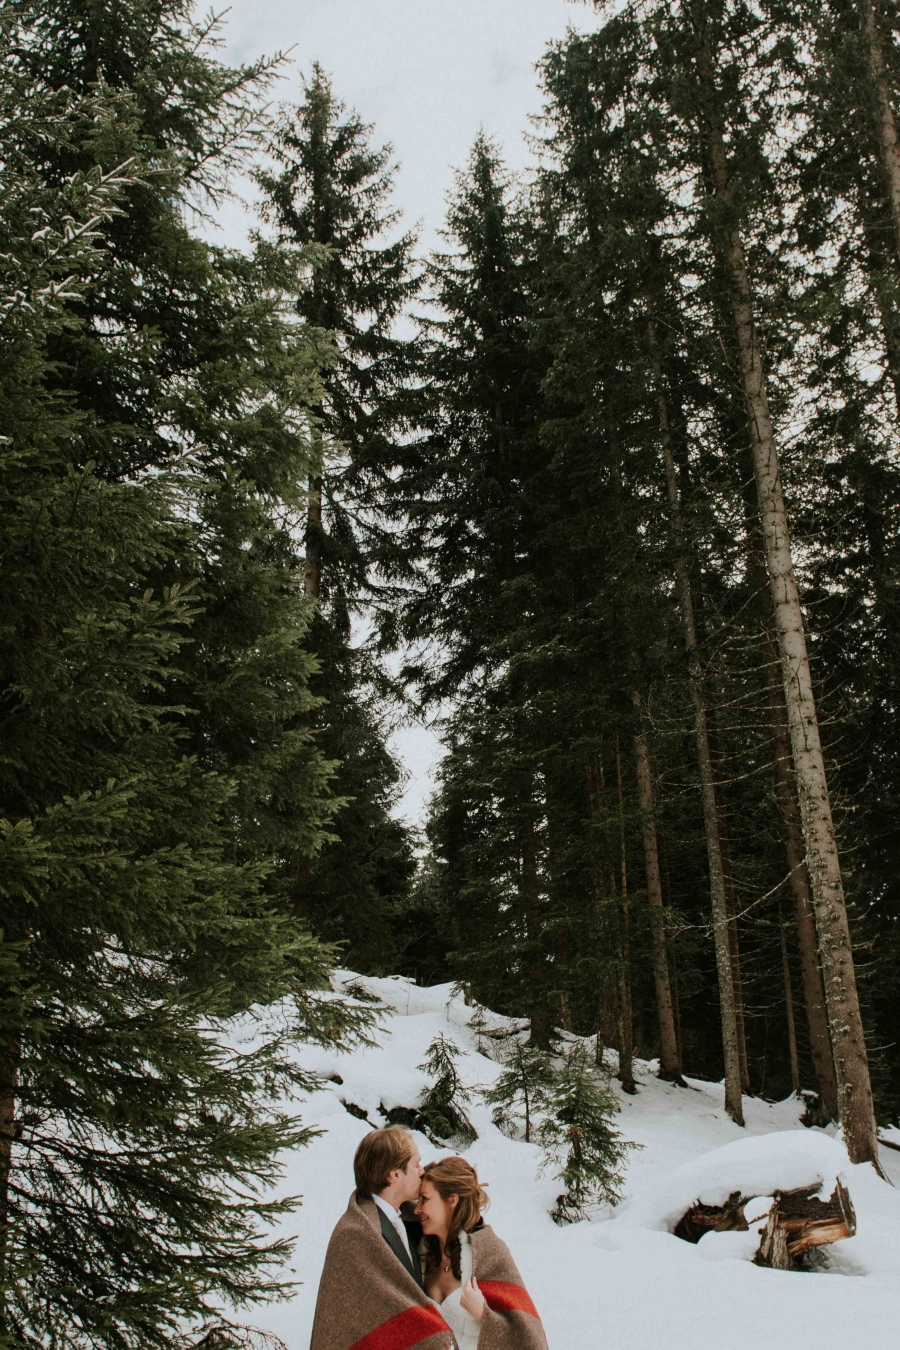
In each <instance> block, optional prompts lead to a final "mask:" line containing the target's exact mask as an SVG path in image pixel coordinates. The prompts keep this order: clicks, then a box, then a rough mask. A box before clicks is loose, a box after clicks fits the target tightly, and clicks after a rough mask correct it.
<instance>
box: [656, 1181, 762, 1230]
mask: <svg viewBox="0 0 900 1350" xmlns="http://www.w3.org/2000/svg"><path fill="white" fill-rule="evenodd" d="M752 1198H753V1197H752V1196H749V1195H743V1196H742V1195H741V1193H740V1191H734V1192H733V1193H732V1194H731V1195H729V1197H728V1199H727V1200H726V1202H725V1204H724V1205H701V1204H699V1203H698V1204H696V1205H692V1206H691V1208H690V1209H689V1210H688V1211H687V1213H686V1214H683V1215H682V1216H681V1218H680V1219H679V1220H678V1223H677V1224H676V1225H675V1230H674V1231H675V1236H676V1237H680V1238H683V1240H684V1241H685V1242H699V1241H700V1239H701V1238H702V1237H703V1234H704V1233H710V1232H712V1233H733V1232H742V1233H746V1231H747V1229H748V1228H749V1226H750V1225H749V1224H748V1223H747V1220H746V1219H745V1217H744V1206H745V1205H746V1203H747V1201H748V1200H750V1199H752Z"/></svg>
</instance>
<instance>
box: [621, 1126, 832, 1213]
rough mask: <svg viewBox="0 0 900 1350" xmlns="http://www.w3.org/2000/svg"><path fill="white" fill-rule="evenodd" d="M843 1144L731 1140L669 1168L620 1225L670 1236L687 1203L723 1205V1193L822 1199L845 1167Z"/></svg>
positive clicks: (818, 1138)
mask: <svg viewBox="0 0 900 1350" xmlns="http://www.w3.org/2000/svg"><path fill="white" fill-rule="evenodd" d="M849 1165H850V1163H849V1159H848V1158H847V1154H846V1151H845V1150H844V1148H843V1146H842V1145H841V1144H839V1143H838V1142H837V1141H836V1140H834V1139H831V1138H829V1137H828V1135H826V1134H819V1133H818V1132H817V1131H813V1130H780V1131H778V1133H777V1134H764V1135H757V1136H756V1137H755V1138H754V1137H753V1136H751V1137H750V1138H747V1139H736V1140H735V1141H734V1143H731V1144H725V1145H724V1146H723V1147H722V1148H717V1149H714V1150H713V1151H712V1152H711V1153H704V1154H703V1155H702V1157H699V1158H695V1159H693V1160H692V1161H691V1162H689V1163H684V1164H683V1165H682V1166H681V1167H678V1168H676V1169H675V1171H674V1172H673V1173H672V1175H671V1177H669V1178H668V1179H667V1180H666V1181H664V1182H662V1183H661V1184H660V1185H659V1186H657V1187H656V1188H651V1189H650V1190H649V1191H648V1192H647V1193H646V1194H644V1195H642V1196H640V1197H639V1198H638V1199H636V1200H635V1202H634V1203H633V1204H632V1205H631V1206H630V1208H629V1210H628V1211H627V1218H626V1215H623V1216H622V1217H623V1221H625V1222H627V1224H628V1226H629V1227H640V1228H657V1229H662V1230H663V1231H664V1232H668V1233H671V1232H672V1231H673V1230H674V1228H675V1225H676V1224H677V1223H678V1220H679V1219H680V1218H681V1217H682V1215H683V1214H684V1213H685V1212H686V1211H687V1210H689V1209H690V1208H691V1207H692V1205H696V1204H702V1205H724V1204H725V1202H726V1200H727V1199H728V1197H729V1195H731V1194H733V1192H734V1191H740V1193H741V1195H742V1196H745V1197H749V1196H771V1195H774V1193H775V1191H793V1190H799V1189H800V1188H801V1187H805V1186H816V1187H821V1188H822V1194H823V1198H826V1199H827V1198H828V1196H830V1195H831V1193H832V1192H833V1190H834V1187H835V1181H836V1178H837V1177H838V1176H840V1175H841V1173H842V1172H843V1171H844V1170H845V1169H847V1168H848V1167H849Z"/></svg>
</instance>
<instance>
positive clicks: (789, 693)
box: [691, 5, 878, 1166]
mask: <svg viewBox="0 0 900 1350" xmlns="http://www.w3.org/2000/svg"><path fill="white" fill-rule="evenodd" d="M698 8H699V7H698V6H696V5H695V6H691V11H692V14H694V17H695V18H696V11H697V9H698ZM696 36H697V46H696V51H697V69H698V75H699V83H700V94H701V98H702V100H703V103H704V115H703V118H702V123H703V126H702V130H703V132H704V134H705V139H706V147H707V151H708V155H709V161H710V166H711V172H712V182H713V190H714V193H715V196H716V197H717V198H718V199H719V201H720V202H721V203H722V207H723V210H724V213H725V215H726V220H729V218H732V217H733V209H734V207H733V201H732V192H731V185H730V179H729V170H728V158H727V150H726V145H725V139H724V135H723V130H722V125H721V119H720V116H719V112H718V108H717V106H716V83H715V69H714V65H713V58H712V54H711V50H710V46H709V36H708V33H707V31H706V27H705V23H704V22H703V20H702V19H701V21H700V22H699V23H698V24H697V28H696ZM721 243H722V256H723V262H724V263H725V265H726V267H727V270H728V274H729V276H730V279H731V288H732V289H731V310H732V316H733V321H734V332H735V338H736V343H737V349H738V353H739V358H740V373H741V387H742V392H743V396H744V403H745V406H746V409H747V417H748V422H749V429H750V439H751V445H752V451H753V467H754V475H755V478H756V488H757V495H758V497H759V511H760V521H761V526H762V538H763V543H764V546H765V553H766V566H767V570H768V574H769V584H770V587H771V592H772V610H773V615H774V621H775V632H776V637H777V640H778V649H779V653H780V656H781V666H782V675H783V680H784V697H785V704H786V707H787V714H788V725H789V728H790V733H791V748H792V750H793V756H794V770H795V773H796V778H797V792H798V796H799V799H800V814H801V819H802V821H803V835H804V838H805V840H806V857H807V862H808V865H809V872H810V882H811V884H812V892H813V903H814V906H815V914H816V928H817V931H818V937H819V950H820V953H821V956H822V968H823V975H824V979H825V991H826V998H827V1005H828V1015H829V1022H830V1026H831V1039H832V1045H833V1047H834V1057H835V1068H836V1071H837V1081H838V1092H839V1107H840V1120H841V1128H842V1131H843V1135H844V1140H845V1142H846V1145H847V1150H848V1152H849V1154H850V1157H851V1159H852V1160H853V1162H874V1163H875V1164H876V1166H878V1146H877V1133H876V1126H875V1113H874V1106H873V1102H872V1086H871V1082H870V1079H869V1065H868V1059H867V1056H866V1044H865V1036H864V1033H863V1025H862V1017H861V1014H860V1008H859V996H858V993H857V988H856V975H855V971H854V966H853V953H852V948H851V943H850V926H849V922H848V919H847V908H846V904H845V901H844V889H843V883H842V879H841V869H840V862H839V858H838V849H837V839H836V836H835V831H834V823H833V820H832V816H831V800H830V797H829V793H828V780H827V776H826V773H825V759H824V756H823V753H822V744H821V738H820V736H819V725H818V720H817V717H816V702H815V696H814V693H813V686H812V676H811V672H810V666H809V655H808V652H807V647H806V633H805V629H804V623H803V611H802V609H801V606H800V595H799V591H798V589H797V581H796V577H795V575H794V564H793V558H792V554H791V539H790V533H789V530H788V523H787V511H786V509H785V504H784V494H783V492H782V487H781V478H780V474H779V465H778V448H777V445H776V441H775V433H774V430H773V427H772V418H771V413H770V411H769V400H768V395H767V390H766V373H765V369H764V366H763V361H762V353H761V351H760V346H759V336H758V333H757V330H756V323H755V320H754V316H753V307H752V288H751V285H750V278H749V274H748V271H747V262H746V257H745V254H744V245H743V240H742V238H741V235H740V233H739V231H738V229H737V227H736V226H735V225H734V224H733V222H732V223H726V224H725V225H724V226H723V227H722V229H721Z"/></svg>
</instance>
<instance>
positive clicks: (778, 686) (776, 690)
mask: <svg viewBox="0 0 900 1350" xmlns="http://www.w3.org/2000/svg"><path fill="white" fill-rule="evenodd" d="M760 632H761V639H760V647H761V650H762V655H763V661H764V663H765V671H766V701H767V703H768V708H769V720H770V725H771V728H772V750H773V755H774V773H775V801H776V804H777V806H778V814H779V816H780V818H781V825H782V833H783V837H784V855H785V861H786V862H787V867H788V885H789V887H790V892H791V897H792V899H793V901H794V918H795V923H796V927H797V940H798V945H799V949H800V976H801V981H802V984H803V1002H804V1006H805V1008H806V1024H807V1027H808V1029H809V1049H810V1057H811V1059H812V1067H813V1076H814V1077H815V1080H816V1090H817V1092H818V1094H819V1098H820V1100H821V1102H822V1105H823V1107H824V1108H825V1110H826V1111H827V1113H828V1115H829V1116H830V1117H831V1119H832V1120H837V1118H838V1097H837V1083H836V1081H835V1076H834V1059H833V1057H832V1052H831V1036H830V1034H829V1031H828V1016H827V1013H826V1011H825V990H824V988H823V986H822V972H821V971H820V969H819V956H818V952H817V950H816V922H815V918H814V915H813V906H812V897H811V895H810V889H809V872H808V871H807V867H806V852H805V850H804V847H803V831H802V827H801V822H800V808H799V806H798V804H797V791H796V785H795V783H794V772H793V767H792V764H791V745H790V739H789V735H788V727H787V715H786V712H785V706H784V689H783V686H782V682H781V674H780V670H781V665H780V662H779V660H778V652H777V650H776V648H775V643H774V641H773V639H772V635H771V633H770V632H769V630H768V628H766V627H765V626H763V627H762V628H761V630H760Z"/></svg>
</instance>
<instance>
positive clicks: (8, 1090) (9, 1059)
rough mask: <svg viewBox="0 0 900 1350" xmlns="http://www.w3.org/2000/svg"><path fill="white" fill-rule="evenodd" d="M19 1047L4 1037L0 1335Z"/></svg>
mask: <svg viewBox="0 0 900 1350" xmlns="http://www.w3.org/2000/svg"><path fill="white" fill-rule="evenodd" d="M21 1053H22V1046H21V1040H20V1038H19V1037H18V1036H15V1035H13V1036H10V1037H8V1038H7V1040H6V1041H5V1043H4V1044H3V1047H2V1052H0V1337H4V1336H5V1335H6V1334H8V1333H9V1326H8V1324H7V1316H6V1295H5V1292H4V1291H5V1289H6V1287H7V1250H8V1243H9V1225H10V1205H9V1184H10V1175H11V1173H12V1163H13V1144H14V1143H15V1138H16V1097H17V1093H18V1090H19V1061H20V1059H21Z"/></svg>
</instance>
